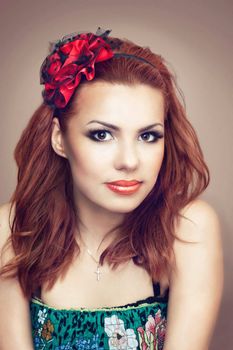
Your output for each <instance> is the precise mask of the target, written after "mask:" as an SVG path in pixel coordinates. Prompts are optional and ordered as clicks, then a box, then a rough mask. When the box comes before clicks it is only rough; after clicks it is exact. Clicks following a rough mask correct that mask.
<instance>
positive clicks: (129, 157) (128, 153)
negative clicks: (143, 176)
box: [115, 142, 139, 171]
mask: <svg viewBox="0 0 233 350" xmlns="http://www.w3.org/2000/svg"><path fill="white" fill-rule="evenodd" d="M138 165H139V155H138V152H137V150H136V146H135V145H133V144H131V143H129V142H128V143H124V144H121V145H118V149H117V156H116V157H115V168H116V169H118V170H122V169H123V170H127V171H132V170H135V169H137V167H138Z"/></svg>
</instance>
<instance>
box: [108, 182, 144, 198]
mask: <svg viewBox="0 0 233 350" xmlns="http://www.w3.org/2000/svg"><path fill="white" fill-rule="evenodd" d="M106 185H107V186H108V188H109V189H110V190H112V191H113V192H116V193H119V194H124V195H125V194H126V195H127V194H132V193H134V192H136V191H137V190H138V189H139V187H140V185H141V182H140V181H137V180H131V181H126V180H118V181H113V182H108V183H106Z"/></svg>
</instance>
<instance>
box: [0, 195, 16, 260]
mask: <svg viewBox="0 0 233 350" xmlns="http://www.w3.org/2000/svg"><path fill="white" fill-rule="evenodd" d="M14 214H15V206H14V205H13V206H12V210H11V202H8V203H4V204H2V205H1V206H0V255H1V253H2V252H3V251H2V249H3V246H4V245H5V243H6V241H7V239H8V238H9V236H10V234H11V228H10V225H11V224H12V222H13V218H14ZM4 252H5V253H4V255H3V257H4V259H3V260H1V264H0V266H2V265H4V263H5V262H6V260H8V259H10V258H11V257H12V256H13V251H12V249H11V247H9V248H8V249H7V250H6V251H4Z"/></svg>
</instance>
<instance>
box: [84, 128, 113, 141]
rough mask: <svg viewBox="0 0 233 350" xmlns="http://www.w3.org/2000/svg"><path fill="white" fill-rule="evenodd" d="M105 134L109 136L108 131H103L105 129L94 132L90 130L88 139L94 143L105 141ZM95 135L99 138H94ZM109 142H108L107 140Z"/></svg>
mask: <svg viewBox="0 0 233 350" xmlns="http://www.w3.org/2000/svg"><path fill="white" fill-rule="evenodd" d="M106 134H111V132H110V131H108V130H105V129H96V130H90V131H89V137H90V138H91V139H92V140H94V141H100V142H101V141H102V140H106V139H105V135H106ZM95 135H99V138H98V137H96V136H95ZM107 141H109V140H107Z"/></svg>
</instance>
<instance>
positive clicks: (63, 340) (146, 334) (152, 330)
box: [30, 284, 168, 350]
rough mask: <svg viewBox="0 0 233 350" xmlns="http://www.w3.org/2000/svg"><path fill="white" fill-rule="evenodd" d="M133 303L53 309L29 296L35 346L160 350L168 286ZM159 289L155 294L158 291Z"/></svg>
mask: <svg viewBox="0 0 233 350" xmlns="http://www.w3.org/2000/svg"><path fill="white" fill-rule="evenodd" d="M158 290H159V285H158V284H155V285H154V292H155V293H154V296H151V297H148V298H146V299H143V300H139V301H137V302H135V303H131V304H127V305H123V306H116V307H104V308H97V309H86V308H80V309H55V308H53V307H50V306H48V305H46V304H45V303H43V302H42V300H41V299H40V298H38V297H36V296H34V297H32V298H31V300H30V312H31V324H32V337H33V343H34V349H38V350H42V349H53V350H107V349H108V350H139V349H141V350H162V349H163V344H164V340H165V332H166V316H167V305H168V290H167V292H166V294H165V296H159V293H158ZM157 293H158V294H157Z"/></svg>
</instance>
